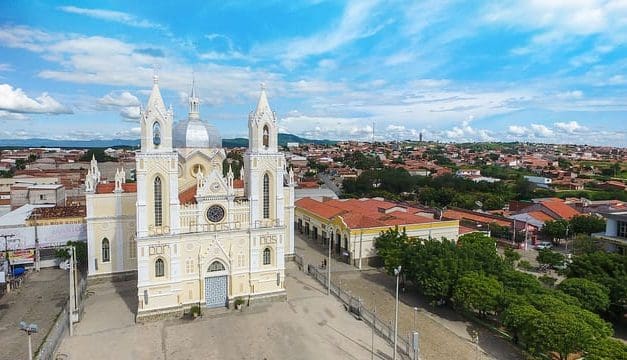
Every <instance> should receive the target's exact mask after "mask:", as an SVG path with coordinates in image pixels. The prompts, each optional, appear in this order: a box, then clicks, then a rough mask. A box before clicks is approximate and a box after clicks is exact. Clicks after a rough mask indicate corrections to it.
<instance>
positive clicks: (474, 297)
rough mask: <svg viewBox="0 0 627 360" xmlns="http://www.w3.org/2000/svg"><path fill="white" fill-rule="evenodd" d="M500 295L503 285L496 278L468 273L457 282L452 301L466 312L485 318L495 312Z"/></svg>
mask: <svg viewBox="0 0 627 360" xmlns="http://www.w3.org/2000/svg"><path fill="white" fill-rule="evenodd" d="M502 293H503V284H501V282H500V281H498V280H497V279H496V278H494V277H490V276H485V275H483V274H480V273H477V272H469V273H466V274H465V275H464V276H462V277H461V278H460V279H459V281H458V282H457V285H456V286H455V289H454V290H453V297H452V300H453V301H454V302H455V304H457V305H459V306H461V307H462V308H463V309H465V310H466V311H473V312H478V313H479V315H480V316H482V317H485V316H486V315H487V314H488V313H489V312H496V310H497V307H498V305H499V300H500V297H501V295H502Z"/></svg>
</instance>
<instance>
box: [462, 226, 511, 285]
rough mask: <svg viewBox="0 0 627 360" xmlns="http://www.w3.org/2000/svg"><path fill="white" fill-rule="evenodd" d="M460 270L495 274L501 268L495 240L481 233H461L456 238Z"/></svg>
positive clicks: (501, 262) (501, 264) (501, 263)
mask: <svg viewBox="0 0 627 360" xmlns="http://www.w3.org/2000/svg"><path fill="white" fill-rule="evenodd" d="M457 244H458V246H457V253H458V258H459V261H460V265H459V266H460V270H461V271H462V272H467V271H482V272H484V273H486V274H488V275H497V274H499V273H500V272H501V270H502V269H503V261H502V260H501V257H500V256H499V254H498V252H497V251H496V241H495V240H494V239H493V238H491V237H489V236H487V235H485V234H483V233H470V234H466V235H462V236H460V237H459V239H458V240H457Z"/></svg>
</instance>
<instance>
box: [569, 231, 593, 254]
mask: <svg viewBox="0 0 627 360" xmlns="http://www.w3.org/2000/svg"><path fill="white" fill-rule="evenodd" d="M570 247H571V251H572V253H573V254H574V255H581V254H590V253H593V252H595V251H598V250H599V247H598V246H597V244H596V242H595V241H594V239H592V237H591V236H590V235H586V234H577V235H576V236H575V238H574V239H573V241H572V242H571V246H570Z"/></svg>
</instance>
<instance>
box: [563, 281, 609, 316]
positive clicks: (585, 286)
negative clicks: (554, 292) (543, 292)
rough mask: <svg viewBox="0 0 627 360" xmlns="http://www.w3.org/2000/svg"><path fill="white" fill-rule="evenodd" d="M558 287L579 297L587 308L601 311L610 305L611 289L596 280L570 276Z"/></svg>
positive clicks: (597, 311) (582, 304)
mask: <svg viewBox="0 0 627 360" xmlns="http://www.w3.org/2000/svg"><path fill="white" fill-rule="evenodd" d="M557 288H558V289H559V290H561V291H563V292H565V293H566V294H568V295H570V296H573V297H575V298H577V299H578V300H579V302H580V303H581V306H582V307H583V308H584V309H586V310H590V311H592V312H596V313H601V312H604V311H605V310H607V308H608V307H609V306H610V291H609V290H608V289H607V288H606V287H605V286H603V285H600V284H597V283H596V282H594V281H590V280H587V279H582V278H569V279H566V280H564V281H562V282H561V283H560V284H559V285H558V286H557Z"/></svg>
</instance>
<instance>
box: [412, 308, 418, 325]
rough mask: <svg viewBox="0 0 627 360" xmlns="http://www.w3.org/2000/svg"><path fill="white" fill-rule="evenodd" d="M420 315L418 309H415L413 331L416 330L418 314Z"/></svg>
mask: <svg viewBox="0 0 627 360" xmlns="http://www.w3.org/2000/svg"><path fill="white" fill-rule="evenodd" d="M417 313H418V308H417V307H414V327H413V329H414V330H416V314H417Z"/></svg>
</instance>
